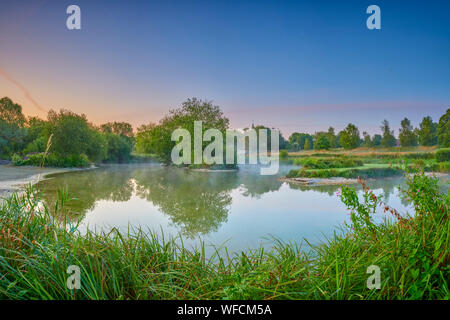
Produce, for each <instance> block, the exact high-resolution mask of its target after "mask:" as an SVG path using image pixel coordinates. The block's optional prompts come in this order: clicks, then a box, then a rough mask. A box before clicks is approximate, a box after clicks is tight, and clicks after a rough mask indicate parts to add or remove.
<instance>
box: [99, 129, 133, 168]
mask: <svg viewBox="0 0 450 320" xmlns="http://www.w3.org/2000/svg"><path fill="white" fill-rule="evenodd" d="M105 137H106V141H107V152H106V157H105V161H107V162H120V163H122V162H128V161H129V160H130V155H131V150H132V145H131V144H130V143H129V141H128V140H127V139H126V137H123V136H121V135H118V134H113V133H106V134H105Z"/></svg>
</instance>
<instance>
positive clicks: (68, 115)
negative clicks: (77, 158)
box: [48, 110, 106, 160]
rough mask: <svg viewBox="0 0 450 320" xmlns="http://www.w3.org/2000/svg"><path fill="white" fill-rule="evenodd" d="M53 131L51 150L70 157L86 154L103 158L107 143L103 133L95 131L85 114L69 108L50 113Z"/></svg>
mask: <svg viewBox="0 0 450 320" xmlns="http://www.w3.org/2000/svg"><path fill="white" fill-rule="evenodd" d="M48 121H49V124H50V130H51V133H53V139H52V146H51V151H52V152H54V153H57V154H59V155H61V156H62V157H68V156H71V155H79V154H82V153H84V154H86V155H88V157H90V158H91V159H96V160H97V159H102V158H103V157H104V155H105V150H106V144H105V143H104V141H102V139H101V135H100V134H99V133H98V132H95V130H94V128H93V127H92V126H91V125H90V124H89V123H88V121H87V119H86V116H85V115H77V114H76V113H73V112H71V111H68V110H61V111H60V112H59V113H56V112H55V111H53V110H51V111H50V112H49V113H48Z"/></svg>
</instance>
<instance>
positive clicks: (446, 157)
mask: <svg viewBox="0 0 450 320" xmlns="http://www.w3.org/2000/svg"><path fill="white" fill-rule="evenodd" d="M435 155H436V160H437V162H446V161H450V148H443V149H439V150H438V151H436V154H435Z"/></svg>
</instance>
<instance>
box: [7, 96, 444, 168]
mask: <svg viewBox="0 0 450 320" xmlns="http://www.w3.org/2000/svg"><path fill="white" fill-rule="evenodd" d="M449 118H450V109H448V110H447V112H446V113H445V114H444V115H442V116H441V118H440V119H439V122H438V123H436V122H434V121H433V120H432V118H431V117H429V116H427V117H424V118H423V120H422V122H421V123H420V125H419V127H417V128H414V127H413V126H412V125H411V122H410V120H409V119H407V118H404V119H403V120H402V121H401V128H400V130H399V134H398V138H396V137H395V136H394V131H393V130H392V129H391V128H390V124H389V122H388V121H387V120H384V121H383V122H382V124H381V126H380V129H381V132H380V134H374V135H373V136H370V135H369V134H368V133H367V132H366V131H363V132H362V138H361V135H360V131H359V129H358V127H356V126H355V125H354V124H352V123H349V124H348V125H347V127H346V128H345V129H343V130H342V131H340V132H339V133H336V132H335V129H334V128H333V127H330V128H329V129H328V131H319V132H316V133H315V134H313V135H311V134H309V133H299V132H295V133H293V134H291V135H290V137H289V139H285V138H284V137H283V136H282V135H281V134H280V140H279V148H280V149H285V150H290V151H299V150H310V149H316V150H320V149H330V148H341V147H342V148H344V149H353V148H356V147H359V146H365V147H378V146H383V147H393V146H396V145H398V144H399V145H401V146H404V147H407V146H416V145H423V146H433V145H437V144H438V145H439V146H440V147H450V122H449ZM194 121H202V123H203V126H202V130H203V131H206V130H207V129H209V128H215V129H219V130H220V131H221V132H225V131H226V130H227V129H229V120H228V118H226V117H225V116H224V114H223V112H222V111H221V110H220V108H219V107H218V106H215V105H213V104H212V103H211V102H210V101H203V100H199V99H197V98H192V99H188V100H186V101H185V102H183V103H182V105H181V107H180V108H178V109H174V110H170V111H169V113H168V114H167V115H166V116H165V117H163V118H162V119H161V120H160V121H159V122H158V123H149V124H147V125H143V126H141V127H139V128H138V129H137V133H136V135H135V134H134V131H133V127H132V126H131V124H129V123H127V122H108V123H105V124H102V125H100V126H96V125H94V124H92V123H90V122H89V121H88V119H87V117H86V116H85V115H84V114H82V115H78V114H76V113H74V112H72V111H69V110H65V109H61V110H60V111H59V112H56V111H54V110H50V111H49V112H48V115H47V119H46V120H43V119H40V118H38V117H25V116H24V114H23V113H22V107H21V106H20V105H19V104H16V103H14V102H13V101H12V100H11V99H9V98H8V97H4V98H2V99H0V159H2V158H7V159H13V158H15V159H26V158H27V157H31V156H32V155H36V154H38V155H42V154H44V155H47V153H49V154H50V155H51V157H52V159H54V160H55V159H56V160H58V161H56V160H55V161H54V162H55V163H57V164H58V165H59V164H61V163H62V164H63V165H62V166H79V164H83V163H85V162H97V163H98V162H128V161H129V160H130V158H131V153H132V151H133V150H136V151H137V153H146V154H152V155H155V156H156V157H157V158H159V159H160V160H161V161H162V162H165V163H170V162H171V160H170V159H171V151H172V149H173V147H174V146H175V144H176V143H177V142H175V141H172V139H171V135H172V132H173V131H174V130H175V129H177V128H184V129H187V130H188V131H189V132H191V135H192V136H193V123H194ZM252 128H253V129H255V130H257V131H258V130H261V129H268V132H269V137H270V132H271V130H270V128H268V127H265V126H262V125H257V126H254V125H252ZM244 130H245V129H244ZM205 144H207V142H205ZM203 147H205V146H203ZM268 149H269V150H270V149H271V146H270V138H269V145H268ZM59 160H61V161H59ZM84 160H86V161H84Z"/></svg>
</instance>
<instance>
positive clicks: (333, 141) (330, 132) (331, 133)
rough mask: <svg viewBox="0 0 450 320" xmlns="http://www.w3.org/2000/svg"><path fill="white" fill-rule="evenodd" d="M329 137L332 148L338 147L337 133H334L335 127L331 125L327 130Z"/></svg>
mask: <svg viewBox="0 0 450 320" xmlns="http://www.w3.org/2000/svg"><path fill="white" fill-rule="evenodd" d="M327 138H328V141H329V145H330V148H336V147H337V141H336V134H335V133H334V128H333V127H329V128H328V132H327Z"/></svg>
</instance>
